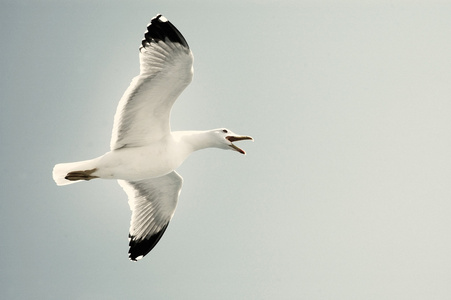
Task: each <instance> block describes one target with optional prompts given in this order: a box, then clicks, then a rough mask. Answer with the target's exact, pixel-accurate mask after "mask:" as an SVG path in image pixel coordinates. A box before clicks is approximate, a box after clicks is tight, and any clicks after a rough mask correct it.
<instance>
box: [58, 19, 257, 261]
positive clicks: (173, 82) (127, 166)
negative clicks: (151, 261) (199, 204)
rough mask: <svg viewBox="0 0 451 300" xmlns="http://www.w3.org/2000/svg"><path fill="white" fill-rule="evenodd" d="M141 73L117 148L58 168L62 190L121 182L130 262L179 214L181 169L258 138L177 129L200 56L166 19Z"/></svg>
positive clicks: (150, 39)
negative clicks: (176, 107) (204, 153)
mask: <svg viewBox="0 0 451 300" xmlns="http://www.w3.org/2000/svg"><path fill="white" fill-rule="evenodd" d="M139 50H140V53H139V57H140V74H139V75H138V76H137V77H135V78H134V79H133V80H132V82H131V84H130V86H129V87H128V89H127V90H126V91H125V93H124V95H123V96H122V98H121V100H120V101H119V105H118V107H117V111H116V115H115V117H114V126H113V134H112V138H111V143H110V148H111V151H110V152H107V153H105V154H104V155H102V156H100V157H97V158H94V159H91V160H85V161H80V162H74V163H65V164H57V165H56V166H55V167H54V169H53V178H54V180H55V182H56V183H57V184H58V185H66V184H71V183H75V182H78V181H81V180H91V179H95V178H103V179H117V180H118V182H119V184H120V185H121V186H122V188H123V189H124V191H125V192H126V193H127V196H128V198H129V204H130V209H131V210H132V218H131V222H130V235H129V237H130V243H129V246H130V249H129V258H130V259H131V260H137V259H140V258H142V257H143V256H145V255H146V254H147V253H148V252H149V251H150V250H152V248H153V247H154V246H155V245H156V244H157V243H158V241H159V240H160V238H161V236H162V235H163V233H164V231H165V230H166V228H167V226H168V224H169V221H170V220H171V218H172V216H173V215H174V211H175V208H176V206H177V200H178V197H179V194H180V190H181V188H182V181H183V180H182V177H180V176H179V175H178V174H177V173H176V172H175V171H174V170H175V169H176V168H177V167H178V166H180V164H182V163H183V161H184V160H185V159H186V158H187V157H188V156H189V155H190V154H191V153H192V152H194V151H196V150H200V149H204V148H209V147H216V148H221V149H231V150H235V151H238V152H240V153H242V154H245V152H244V151H243V150H242V149H240V148H238V147H237V146H236V145H234V144H233V142H235V141H239V140H246V139H249V140H252V138H251V137H249V136H240V135H237V134H234V133H233V132H231V131H230V130H228V129H225V128H220V129H213V130H208V131H177V132H171V129H170V122H169V117H170V112H171V108H172V105H173V104H174V102H175V100H176V99H177V97H178V96H179V95H180V94H181V93H182V91H183V90H184V89H185V88H186V86H188V84H189V83H190V82H191V80H192V77H193V55H192V53H191V50H190V49H189V46H188V43H187V42H186V40H185V39H184V37H183V36H182V34H181V33H180V32H179V31H178V30H177V29H176V28H175V27H174V26H173V25H172V24H171V23H170V22H169V21H168V20H167V19H166V18H164V17H163V16H161V15H158V16H156V17H155V18H153V19H152V21H151V23H150V24H149V25H148V27H147V32H146V33H145V38H144V40H143V41H142V46H141V47H140V49H139Z"/></svg>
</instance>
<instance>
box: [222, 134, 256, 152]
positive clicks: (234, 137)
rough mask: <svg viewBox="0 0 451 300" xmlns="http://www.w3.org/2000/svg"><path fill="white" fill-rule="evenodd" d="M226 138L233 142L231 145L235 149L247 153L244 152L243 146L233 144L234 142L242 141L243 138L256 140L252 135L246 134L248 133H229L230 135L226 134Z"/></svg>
mask: <svg viewBox="0 0 451 300" xmlns="http://www.w3.org/2000/svg"><path fill="white" fill-rule="evenodd" d="M226 139H227V140H228V141H229V142H231V143H232V144H230V145H229V146H230V147H231V148H232V149H233V150H235V151H238V152H240V153H241V154H246V152H244V150H243V149H241V148H239V147H237V146H235V145H234V144H233V142H237V141H242V140H251V141H253V140H254V139H253V138H252V137H250V136H246V135H243V136H238V135H229V136H226Z"/></svg>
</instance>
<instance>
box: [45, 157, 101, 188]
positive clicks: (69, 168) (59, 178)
mask: <svg viewBox="0 0 451 300" xmlns="http://www.w3.org/2000/svg"><path fill="white" fill-rule="evenodd" d="M95 171H97V169H96V159H90V160H84V161H77V162H72V163H64V164H57V165H55V167H53V180H54V181H55V182H56V184H57V185H68V184H72V183H75V182H78V181H80V180H91V179H94V178H98V177H97V176H95V174H94V173H95Z"/></svg>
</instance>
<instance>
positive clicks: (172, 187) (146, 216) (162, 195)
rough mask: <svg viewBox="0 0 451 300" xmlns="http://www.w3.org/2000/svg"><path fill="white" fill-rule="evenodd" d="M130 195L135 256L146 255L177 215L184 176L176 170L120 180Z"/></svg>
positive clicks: (131, 236) (132, 245)
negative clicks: (142, 177)
mask: <svg viewBox="0 0 451 300" xmlns="http://www.w3.org/2000/svg"><path fill="white" fill-rule="evenodd" d="M118 182H119V184H120V185H121V186H122V188H123V189H124V191H125V192H126V193H127V195H128V203H129V205H130V209H131V211H132V219H131V222H130V233H129V238H130V243H129V246H130V249H129V251H128V253H129V258H130V259H131V260H134V261H136V260H138V259H141V258H142V257H144V256H145V255H146V254H147V253H149V252H150V250H152V249H153V247H155V245H156V244H157V243H158V241H159V240H160V238H161V236H162V235H163V233H164V232H165V230H166V228H167V227H168V225H169V221H170V220H171V218H172V216H173V215H174V211H175V208H176V206H177V200H178V197H179V194H180V190H181V189H182V182H183V179H182V177H181V176H180V175H179V174H177V172H175V171H173V172H171V173H169V174H167V175H165V176H162V177H158V178H152V179H144V180H140V181H131V182H130V181H124V180H118Z"/></svg>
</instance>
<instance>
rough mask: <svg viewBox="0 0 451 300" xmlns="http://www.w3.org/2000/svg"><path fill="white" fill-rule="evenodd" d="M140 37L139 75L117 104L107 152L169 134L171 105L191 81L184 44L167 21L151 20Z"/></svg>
mask: <svg viewBox="0 0 451 300" xmlns="http://www.w3.org/2000/svg"><path fill="white" fill-rule="evenodd" d="M144 37H145V38H144V39H143V41H142V46H141V47H140V49H139V51H140V53H139V59H140V74H139V75H138V76H137V77H135V78H134V79H133V80H132V82H131V84H130V86H129V87H128V88H127V90H126V91H125V93H124V95H123V96H122V98H121V100H120V101H119V105H118V107H117V111H116V115H115V117H114V126H113V134H112V138H111V143H110V148H111V150H115V149H119V148H123V147H137V146H144V145H148V144H150V143H152V142H153V141H157V140H159V139H161V138H162V137H164V136H165V135H167V134H169V133H170V124H169V116H170V111H171V108H172V105H173V104H174V102H175V100H176V99H177V97H178V96H179V95H180V94H181V93H182V91H183V90H184V89H185V87H186V86H188V84H189V83H190V82H191V80H192V77H193V55H192V53H191V50H190V49H189V46H188V43H187V42H186V40H185V39H184V38H183V36H182V34H181V33H180V32H179V31H178V30H177V28H175V27H174V25H172V24H171V23H170V22H169V21H167V19H165V18H164V17H163V16H161V15H158V16H156V17H155V18H153V19H152V21H151V23H150V24H149V25H148V27H147V32H146V33H145V35H144Z"/></svg>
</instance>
